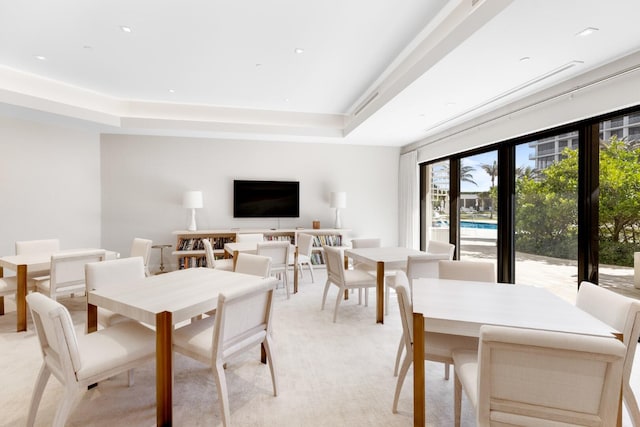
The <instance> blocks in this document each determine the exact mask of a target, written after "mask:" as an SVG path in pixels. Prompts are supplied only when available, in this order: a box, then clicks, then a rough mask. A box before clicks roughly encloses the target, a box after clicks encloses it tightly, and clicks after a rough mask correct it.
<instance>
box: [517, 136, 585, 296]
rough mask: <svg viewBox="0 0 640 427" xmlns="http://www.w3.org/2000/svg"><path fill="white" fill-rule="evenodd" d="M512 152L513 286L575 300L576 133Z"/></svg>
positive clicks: (576, 238)
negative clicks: (543, 289)
mask: <svg viewBox="0 0 640 427" xmlns="http://www.w3.org/2000/svg"><path fill="white" fill-rule="evenodd" d="M515 150H516V176H515V180H516V185H515V190H516V194H515V236H514V237H515V242H514V243H515V250H516V256H515V282H516V283H519V284H527V285H537V286H543V287H546V288H549V289H550V290H552V291H553V292H554V293H556V294H558V295H559V296H561V297H563V298H565V299H568V300H570V301H573V300H575V294H576V275H577V272H578V261H577V253H578V252H577V248H578V133H577V132H569V133H563V134H558V135H553V136H550V137H545V138H542V139H538V140H533V141H530V142H526V143H523V144H518V145H517V146H516V147H515Z"/></svg>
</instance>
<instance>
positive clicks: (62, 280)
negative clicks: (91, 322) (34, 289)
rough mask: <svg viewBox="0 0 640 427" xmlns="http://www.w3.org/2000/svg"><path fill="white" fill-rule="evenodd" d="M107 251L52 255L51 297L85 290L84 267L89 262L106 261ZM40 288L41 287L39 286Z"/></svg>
mask: <svg viewBox="0 0 640 427" xmlns="http://www.w3.org/2000/svg"><path fill="white" fill-rule="evenodd" d="M105 256H106V255H105V251H104V250H103V249H99V250H87V251H78V252H70V253H57V254H53V255H51V270H50V273H49V279H48V285H49V286H48V288H49V289H48V292H49V297H51V298H53V299H55V298H56V296H57V295H58V294H64V293H68V292H67V290H69V292H73V290H75V289H80V288H82V290H84V288H85V287H86V285H85V280H86V279H85V271H84V267H85V265H86V264H87V263H89V262H102V261H104V260H105ZM38 286H39V285H38Z"/></svg>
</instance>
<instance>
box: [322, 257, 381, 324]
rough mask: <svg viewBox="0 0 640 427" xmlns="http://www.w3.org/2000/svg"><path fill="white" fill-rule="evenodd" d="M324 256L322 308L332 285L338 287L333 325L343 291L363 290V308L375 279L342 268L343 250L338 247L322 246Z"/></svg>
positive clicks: (361, 272)
mask: <svg viewBox="0 0 640 427" xmlns="http://www.w3.org/2000/svg"><path fill="white" fill-rule="evenodd" d="M322 248H323V250H324V256H325V260H326V263H327V264H326V266H327V281H326V283H325V285H324V292H323V293H322V306H321V308H320V309H321V310H324V304H325V302H326V300H327V294H328V293H329V288H330V287H331V284H332V283H333V284H334V285H336V286H337V287H338V295H337V296H336V306H335V308H334V310H333V322H334V323H335V321H336V318H337V316H338V307H340V302H342V299H343V298H344V291H346V290H350V289H363V290H364V291H365V306H366V305H368V302H369V299H368V292H367V291H368V289H369V288H375V287H376V278H375V276H372V275H371V274H369V273H367V272H366V271H364V270H358V269H353V270H347V269H345V268H344V250H343V249H342V248H338V247H331V246H323V247H322Z"/></svg>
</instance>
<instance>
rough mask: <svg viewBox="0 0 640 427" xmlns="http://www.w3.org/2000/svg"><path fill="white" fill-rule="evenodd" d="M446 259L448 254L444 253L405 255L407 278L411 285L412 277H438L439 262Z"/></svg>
mask: <svg viewBox="0 0 640 427" xmlns="http://www.w3.org/2000/svg"><path fill="white" fill-rule="evenodd" d="M448 259H449V255H448V254H446V253H439V254H438V253H436V254H430V253H426V254H421V255H409V256H408V257H407V278H408V279H409V283H410V284H411V285H413V279H420V278H425V277H434V278H435V277H438V276H439V268H438V266H439V262H440V261H441V260H448ZM396 277H397V276H396Z"/></svg>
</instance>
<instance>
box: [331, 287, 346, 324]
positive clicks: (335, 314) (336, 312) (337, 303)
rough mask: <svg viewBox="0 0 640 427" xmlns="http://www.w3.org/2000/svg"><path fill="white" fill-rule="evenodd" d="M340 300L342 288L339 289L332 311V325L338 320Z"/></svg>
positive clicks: (342, 293)
mask: <svg viewBox="0 0 640 427" xmlns="http://www.w3.org/2000/svg"><path fill="white" fill-rule="evenodd" d="M342 298H344V291H343V289H342V288H339V291H338V296H337V297H336V308H334V309H333V323H336V319H337V318H338V307H339V306H340V301H342Z"/></svg>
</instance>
